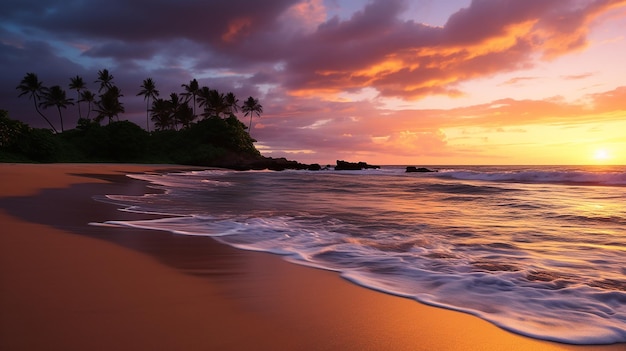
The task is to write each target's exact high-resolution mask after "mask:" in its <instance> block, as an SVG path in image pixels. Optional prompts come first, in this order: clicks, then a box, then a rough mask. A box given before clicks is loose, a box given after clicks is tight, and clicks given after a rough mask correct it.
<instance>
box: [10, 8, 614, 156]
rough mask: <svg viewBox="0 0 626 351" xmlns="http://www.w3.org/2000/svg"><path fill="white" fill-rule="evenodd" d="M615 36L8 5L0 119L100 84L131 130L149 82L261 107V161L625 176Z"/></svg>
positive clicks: (526, 26)
mask: <svg viewBox="0 0 626 351" xmlns="http://www.w3.org/2000/svg"><path fill="white" fill-rule="evenodd" d="M625 36H626V0H524V1H520V0H473V1H471V0H445V1H440V0H413V1H409V0H370V1H354V0H264V1H258V0H228V1H226V0H212V1H200V0H176V1H174V0H153V1H149V2H148V1H139V0H47V1H43V0H3V1H2V2H1V3H0V109H4V110H7V111H9V117H10V118H13V119H18V120H21V121H24V122H27V123H29V124H30V125H32V126H34V127H42V128H43V127H46V123H45V121H44V120H43V119H42V118H41V117H39V116H38V115H37V113H36V112H35V109H34V106H33V105H32V101H29V100H28V98H27V97H25V96H23V97H21V98H18V94H19V92H18V90H16V87H17V85H18V84H19V83H20V81H21V79H22V78H23V77H24V76H25V75H26V73H29V72H32V73H36V74H37V76H38V77H39V79H40V80H41V81H42V82H43V83H44V85H46V86H52V85H61V86H62V87H64V88H65V89H66V90H67V94H68V96H69V97H75V96H76V92H75V91H72V90H70V89H69V87H68V85H69V82H70V78H71V77H74V76H76V75H79V76H81V77H83V79H84V80H85V81H86V82H87V83H88V87H89V88H90V90H92V91H94V92H95V91H97V90H98V85H97V84H96V83H95V82H94V81H95V80H96V78H97V72H98V71H99V70H101V69H105V68H106V69H108V70H109V71H110V73H111V74H112V75H113V76H114V83H115V84H116V85H117V86H118V87H120V88H121V90H122V94H123V95H124V96H123V97H122V99H121V101H122V102H123V103H124V106H125V108H126V113H124V114H123V115H121V119H127V120H130V121H133V122H135V123H137V124H139V125H140V126H145V119H146V105H145V101H144V100H143V97H142V96H136V95H137V93H138V92H139V90H140V85H141V84H142V82H143V80H144V79H146V78H152V79H153V80H154V81H155V83H156V86H157V89H158V90H159V91H160V92H161V96H162V97H168V96H169V94H170V93H172V92H175V93H182V92H183V91H184V90H183V88H181V84H188V83H189V82H190V81H191V80H192V79H194V78H195V79H197V80H198V82H199V83H200V85H201V86H208V87H209V88H211V89H218V90H219V91H221V92H233V93H234V94H235V95H236V96H237V97H238V99H239V100H240V101H241V102H243V101H244V100H245V99H247V98H248V97H249V96H252V97H254V98H257V99H258V100H259V102H260V103H261V105H262V106H263V114H262V115H261V116H260V117H256V116H255V117H254V118H253V120H252V128H251V130H250V133H251V135H252V137H253V138H255V139H256V140H257V142H256V144H255V145H256V146H257V149H259V150H260V151H261V153H262V154H263V155H265V156H271V157H286V158H288V159H291V160H297V161H300V162H304V163H314V162H316V163H321V164H334V163H335V160H348V161H354V162H356V161H365V162H368V163H370V164H382V165H390V164H396V165H454V164H467V165H475V164H479V165H480V164H484V165H492V164H508V165H543V164H559V165H563V164H565V165H570V164H572V165H574V164H621V165H624V164H626V64H625V63H624V58H625V57H626V38H625ZM44 113H45V114H46V115H47V116H48V117H49V118H50V119H51V120H52V121H53V122H56V121H57V120H58V115H56V113H55V111H54V109H48V110H44ZM238 117H239V118H240V119H241V120H242V122H244V123H245V124H246V125H247V124H248V123H249V119H248V118H247V117H244V116H243V114H242V113H239V116H238ZM77 119H78V111H77V107H76V106H69V108H68V109H67V110H66V111H64V122H65V124H66V126H67V125H69V126H70V127H71V126H74V125H75V124H76V121H77Z"/></svg>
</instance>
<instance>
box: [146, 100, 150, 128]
mask: <svg viewBox="0 0 626 351" xmlns="http://www.w3.org/2000/svg"><path fill="white" fill-rule="evenodd" d="M146 130H147V131H148V132H150V99H149V98H148V99H146Z"/></svg>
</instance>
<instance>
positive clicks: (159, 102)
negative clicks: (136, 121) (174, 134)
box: [150, 99, 174, 130]
mask: <svg viewBox="0 0 626 351" xmlns="http://www.w3.org/2000/svg"><path fill="white" fill-rule="evenodd" d="M150 112H151V115H152V121H153V122H154V128H156V130H167V129H172V126H173V124H174V123H172V119H173V117H172V116H173V115H172V107H171V102H170V101H169V100H164V99H155V100H154V101H152V109H150Z"/></svg>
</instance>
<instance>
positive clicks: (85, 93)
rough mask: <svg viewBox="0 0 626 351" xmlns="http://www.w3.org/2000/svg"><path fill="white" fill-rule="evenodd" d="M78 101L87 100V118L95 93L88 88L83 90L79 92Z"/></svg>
mask: <svg viewBox="0 0 626 351" xmlns="http://www.w3.org/2000/svg"><path fill="white" fill-rule="evenodd" d="M78 101H79V102H82V101H85V102H87V119H89V114H90V113H91V104H92V103H94V102H95V101H96V95H95V94H94V93H92V92H91V91H89V90H85V91H83V92H81V93H80V100H78Z"/></svg>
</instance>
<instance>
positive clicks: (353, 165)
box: [335, 160, 380, 171]
mask: <svg viewBox="0 0 626 351" xmlns="http://www.w3.org/2000/svg"><path fill="white" fill-rule="evenodd" d="M378 168H380V166H374V165H368V164H367V163H365V162H346V161H342V160H337V165H336V166H335V171H360V170H362V169H378Z"/></svg>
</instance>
